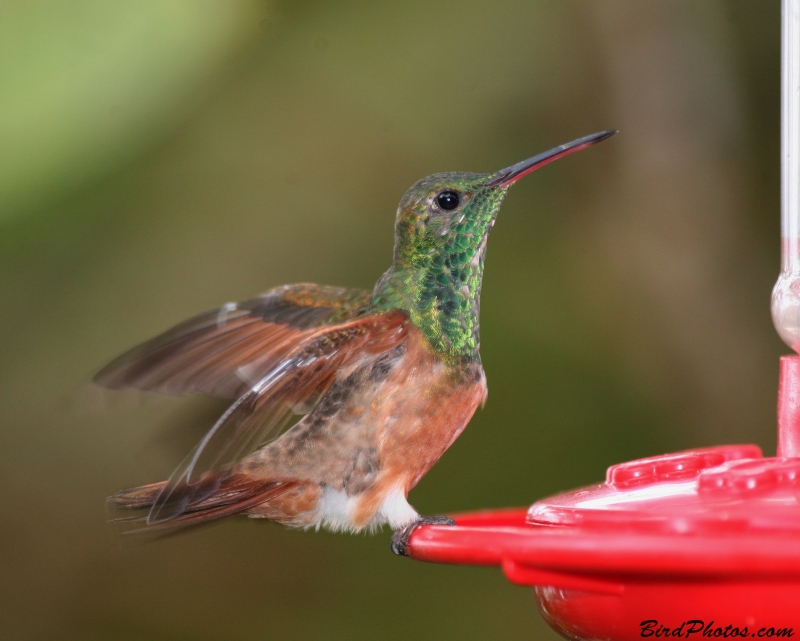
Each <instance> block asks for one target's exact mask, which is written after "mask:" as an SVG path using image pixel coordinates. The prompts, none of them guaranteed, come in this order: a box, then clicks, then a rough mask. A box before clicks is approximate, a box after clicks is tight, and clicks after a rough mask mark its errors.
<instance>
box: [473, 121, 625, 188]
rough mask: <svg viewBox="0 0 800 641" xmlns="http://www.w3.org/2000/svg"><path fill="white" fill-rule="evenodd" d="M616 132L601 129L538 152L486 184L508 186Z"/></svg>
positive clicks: (503, 171) (507, 168)
mask: <svg viewBox="0 0 800 641" xmlns="http://www.w3.org/2000/svg"><path fill="white" fill-rule="evenodd" d="M615 133H617V132H616V131H614V130H610V131H600V132H598V133H596V134H591V135H589V136H584V137H583V138H578V139H577V140H573V141H572V142H568V143H567V144H566V145H561V146H559V147H556V148H555V149H551V150H550V151H545V152H544V153H542V154H538V155H536V156H534V157H533V158H528V160H523V161H522V162H518V163H517V164H516V165H511V166H510V167H506V168H505V169H503V170H501V171H500V172H498V173H497V175H495V176H494V177H493V178H491V179H490V180H489V182H487V183H486V186H487V187H507V186H508V185H510V184H512V183H514V182H516V181H517V180H519V179H520V178H522V177H523V176H525V175H527V174H529V173H531V172H532V171H536V170H537V169H539V167H544V166H545V165H546V164H548V163H551V162H553V161H554V160H558V159H559V158H562V157H564V156H566V155H567V154H571V153H572V152H573V151H580V150H581V149H586V148H587V147H591V146H592V145H594V144H595V143H598V142H600V141H601V140H605V139H606V138H608V137H610V136H613V135H614V134H615Z"/></svg>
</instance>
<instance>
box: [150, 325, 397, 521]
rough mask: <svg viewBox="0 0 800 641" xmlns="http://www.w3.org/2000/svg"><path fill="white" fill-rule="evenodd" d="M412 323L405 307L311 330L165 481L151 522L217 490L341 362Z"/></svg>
mask: <svg viewBox="0 0 800 641" xmlns="http://www.w3.org/2000/svg"><path fill="white" fill-rule="evenodd" d="M407 330H408V328H407V317H406V315H405V314H404V313H402V312H390V313H388V314H381V315H376V316H368V317H365V318H362V319H358V320H355V321H351V322H349V323H342V324H340V325H336V326H334V327H332V328H326V329H319V330H317V331H316V332H314V333H313V334H312V335H311V336H310V337H309V338H308V339H307V341H306V342H305V343H304V344H303V345H301V346H300V347H299V348H298V349H296V350H295V352H294V353H292V354H291V355H290V356H289V357H288V358H286V359H285V360H283V361H281V362H280V363H279V364H278V365H277V366H276V367H274V368H273V369H272V370H270V371H269V372H268V373H267V374H266V375H265V376H264V377H263V378H262V379H261V380H259V381H258V382H257V383H256V384H255V385H254V386H253V387H252V388H251V389H249V391H248V392H247V393H245V394H244V395H243V396H241V397H240V398H238V399H237V400H236V401H235V402H234V403H233V404H232V405H231V406H230V408H228V410H227V411H226V412H225V413H224V414H223V415H222V416H221V417H220V419H219V420H218V421H217V423H216V424H215V425H214V427H212V428H211V430H209V432H208V433H207V434H206V436H205V437H204V438H203V440H201V441H200V443H198V444H197V446H196V447H195V448H194V450H192V452H191V453H190V454H189V456H187V457H186V459H185V460H184V461H183V462H182V463H181V465H180V466H179V467H178V468H177V469H176V470H175V472H174V473H173V474H172V476H171V477H170V479H169V480H168V481H167V484H166V485H165V486H164V488H163V489H162V490H161V492H160V493H159V495H158V498H157V499H156V501H155V503H154V504H153V507H152V509H151V511H150V515H149V516H148V518H147V523H148V525H154V524H157V523H163V522H165V521H171V520H173V519H176V518H178V517H179V516H181V515H182V514H184V513H185V512H187V511H190V510H191V509H192V507H193V506H196V505H198V504H200V503H201V502H203V501H205V500H207V499H208V498H209V497H211V496H212V495H214V494H215V493H216V492H217V491H218V490H219V489H220V487H221V485H222V484H223V483H224V481H225V480H226V479H228V478H230V477H231V476H232V475H233V474H234V473H235V463H236V462H237V461H238V460H240V459H241V458H242V457H243V456H245V455H246V454H249V453H250V452H252V451H254V450H255V449H257V448H258V447H260V446H261V445H263V444H265V442H267V441H268V440H270V438H271V437H274V436H276V435H277V434H278V433H280V431H281V430H283V429H285V428H286V427H288V426H289V424H290V423H291V422H292V420H293V419H294V418H295V417H296V416H297V415H298V414H299V413H307V412H308V411H310V410H311V408H312V407H313V405H314V404H315V403H316V401H317V400H318V399H319V398H320V396H321V395H322V394H323V393H324V392H325V391H326V390H327V389H328V388H329V387H330V386H331V384H332V383H333V380H334V378H335V377H336V373H337V370H338V369H339V368H341V367H343V366H346V365H349V364H351V363H353V362H354V361H355V360H356V359H358V358H359V357H360V356H361V355H362V354H364V353H367V354H370V355H373V354H377V353H380V352H383V351H386V350H389V349H391V348H392V347H395V346H396V345H398V344H399V343H400V342H402V341H403V339H404V338H405V336H406V334H407Z"/></svg>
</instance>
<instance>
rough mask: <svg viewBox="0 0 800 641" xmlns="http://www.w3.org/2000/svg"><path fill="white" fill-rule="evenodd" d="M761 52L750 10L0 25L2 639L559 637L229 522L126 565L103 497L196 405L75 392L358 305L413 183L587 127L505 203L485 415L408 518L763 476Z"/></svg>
mask: <svg viewBox="0 0 800 641" xmlns="http://www.w3.org/2000/svg"><path fill="white" fill-rule="evenodd" d="M779 31H780V7H779V3H778V1H777V0H770V1H769V2H758V3H756V2H749V1H748V0H727V1H722V0H705V1H704V2H697V1H696V0H668V1H663V0H650V1H648V2H642V1H641V0H536V1H532V0H525V1H522V0H520V1H500V0H496V1H494V2H480V1H477V0H474V1H462V2H433V3H432V2H421V1H417V2H404V3H371V2H355V1H336V2H322V1H317V2H288V1H285V2H255V1H253V2H250V1H222V0H220V1H216V2H206V1H199V0H193V1H184V2H180V1H174V0H169V1H167V0H158V1H155V0H154V1H150V2H136V3H123V2H115V3H109V2H103V1H102V0H96V1H89V0H81V1H78V2H63V1H62V2H44V1H41V2H38V1H37V2H26V3H13V2H7V3H3V4H1V5H0V298H1V299H2V306H1V307H0V355H2V356H1V359H2V360H1V361H0V363H1V365H0V406H2V430H1V431H0V457H2V458H1V459H0V482H2V485H3V488H4V489H3V501H2V505H3V509H2V517H0V518H2V523H0V541H1V542H2V550H3V553H2V565H1V566H0V567H2V581H0V630H2V636H3V638H5V639H80V640H86V641H92V640H94V639H120V640H133V639H152V640H158V639H191V640H195V639H196V640H203V641H205V640H217V639H220V640H240V639H241V640H243V641H244V640H251V639H267V638H281V639H287V640H289V639H326V640H338V639H342V640H344V639H411V638H415V639H434V638H435V639H442V640H444V639H531V638H536V639H553V638H555V634H554V633H552V632H551V631H550V630H549V629H548V628H547V626H546V625H545V624H544V623H543V622H542V620H541V619H540V617H539V615H538V613H537V612H536V611H535V609H534V603H533V599H532V596H531V594H530V591H529V590H526V589H522V588H518V587H514V586H512V585H511V584H509V583H508V582H507V581H506V580H505V579H504V578H503V576H502V574H501V572H500V571H499V570H497V569H479V568H469V567H448V566H434V565H426V564H422V563H416V562H413V561H409V560H406V559H399V558H396V557H394V556H393V555H392V554H391V553H390V552H389V547H388V543H389V533H388V531H384V532H383V533H382V534H379V535H377V536H373V537H363V536H342V535H332V534H328V533H315V532H294V531H286V530H283V529H281V528H280V527H277V526H272V525H270V524H265V523H258V522H251V521H246V520H238V521H237V520H235V519H234V520H230V521H228V522H225V523H223V524H220V525H218V526H216V527H212V528H205V529H202V530H199V531H194V532H191V533H189V534H187V535H184V536H178V537H173V538H170V539H168V540H164V541H161V542H157V543H155V544H149V545H144V546H133V547H131V546H121V545H120V544H119V541H118V540H117V539H116V538H115V537H114V535H113V533H112V531H111V530H110V529H109V528H108V526H107V525H106V523H105V520H106V513H105V511H104V497H105V496H107V495H108V494H111V493H112V492H114V491H116V490H117V489H120V488H122V487H125V486H129V485H132V484H141V483H145V482H150V481H155V480H159V479H161V478H163V477H164V476H165V475H166V474H168V473H169V471H170V469H171V467H172V466H174V465H175V464H176V463H177V462H178V461H179V460H180V459H181V458H182V456H183V454H184V453H185V452H186V451H187V450H188V448H190V447H191V444H192V442H193V440H194V439H196V438H197V437H198V435H199V434H200V433H201V432H202V430H203V429H205V428H206V427H208V426H209V425H210V421H212V420H213V418H214V412H216V411H218V409H219V408H218V407H217V406H215V405H213V404H210V403H207V402H204V401H201V400H199V399H190V400H186V399H184V400H156V401H152V400H149V399H143V398H138V397H134V398H123V399H122V400H118V398H117V397H113V396H112V397H110V396H109V395H106V394H102V393H99V392H96V391H92V390H91V388H90V387H89V386H88V384H87V382H88V380H89V378H90V376H91V374H92V372H93V371H95V370H96V368H97V367H98V366H100V365H102V364H103V363H104V362H105V361H107V360H109V359H110V358H111V357H113V356H115V355H117V354H118V353H119V352H121V351H122V350H125V349H127V348H128V347H131V346H132V345H134V344H135V343H137V342H140V341H142V340H144V339H146V338H149V337H150V336H152V335H154V334H155V333H157V332H160V331H162V330H164V329H166V328H168V327H169V326H171V325H172V324H174V323H176V322H178V321H181V320H183V319H184V318H186V317H188V316H191V315H193V314H195V313H198V312H200V311H204V310H206V309H210V308H213V307H215V306H218V305H220V304H222V303H224V302H226V301H231V300H239V299H243V298H247V297H250V296H252V295H254V294H257V293H259V292H261V291H263V290H265V289H268V288H270V287H273V286H275V285H279V284H283V283H291V282H300V281H315V282H321V283H328V284H334V285H347V286H358V287H364V288H371V286H372V284H373V283H374V281H375V280H376V279H377V278H378V277H379V276H380V274H381V273H382V272H383V271H384V270H385V269H386V267H388V264H389V260H390V256H391V248H392V225H393V216H394V211H395V208H396V206H397V202H398V201H399V199H400V197H401V195H402V194H403V192H404V191H405V189H406V188H407V187H408V186H410V185H411V184H412V183H413V182H414V181H416V180H417V179H419V178H421V177H423V176H425V175H427V174H430V173H434V172H438V171H446V170H468V171H491V170H495V169H499V168H500V167H504V166H507V165H509V164H511V163H514V162H516V161H518V160H521V159H524V158H527V157H529V156H531V155H533V154H535V153H538V152H540V151H543V150H546V149H549V148H551V147H553V146H555V145H557V144H560V143H564V142H567V141H569V140H572V139H574V138H577V137H578V136H582V135H585V134H588V133H591V132H594V131H598V130H601V129H607V128H615V129H619V130H620V132H621V133H620V134H619V135H618V136H615V137H614V138H613V139H611V140H609V141H608V142H605V143H603V144H602V145H600V146H598V147H595V148H592V149H591V150H589V151H586V152H583V153H580V154H577V155H575V156H571V157H570V158H568V159H565V160H563V161H560V162H558V163H556V164H554V165H551V166H549V167H547V168H546V169H544V170H542V171H540V172H538V173H536V174H534V175H533V176H531V177H529V178H526V179H525V180H523V181H521V182H520V183H519V185H518V186H517V187H515V188H514V189H513V190H512V191H511V193H510V194H509V196H508V198H507V200H506V204H505V205H504V207H503V210H502V212H501V214H500V218H499V224H498V225H497V226H496V228H495V230H494V232H493V234H492V238H491V242H490V250H489V254H488V261H487V269H486V276H485V281H484V289H483V291H484V294H483V301H482V330H483V333H482V342H483V344H482V354H483V360H484V366H485V369H486V372H487V376H488V380H489V389H490V394H489V401H488V404H487V405H486V408H485V409H484V410H483V411H480V412H479V413H478V414H477V415H476V417H475V419H474V420H473V421H472V423H471V425H470V427H469V429H468V430H466V432H465V433H464V435H463V436H462V437H461V438H460V439H459V440H458V442H456V443H455V445H454V446H453V447H452V449H451V450H450V451H449V452H448V453H447V455H446V456H445V457H444V458H443V459H442V461H441V462H440V463H439V464H438V465H437V466H436V467H435V468H434V469H433V470H432V471H431V473H430V474H429V475H428V476H427V477H426V478H425V479H424V480H423V481H422V483H421V484H420V485H419V487H418V488H417V489H415V490H414V492H412V494H411V501H412V503H413V504H414V505H415V507H417V508H418V509H419V510H420V511H421V512H422V513H425V514H437V513H441V512H445V511H447V512H455V511H459V510H470V509H477V508H483V507H499V506H509V505H528V504H530V503H531V502H533V501H534V500H535V499H538V498H541V497H544V496H546V495H548V494H552V493H554V492H557V491H559V490H563V489H568V488H572V487H575V486H579V485H583V484H587V483H591V482H595V481H597V480H600V479H601V478H602V477H603V474H604V470H605V468H606V467H607V466H608V465H610V464H612V463H615V462H620V461H624V460H628V459H631V458H636V457H642V456H647V455H652V454H656V453H663V452H669V451H673V450H678V449H682V448H690V447H695V446H705V445H712V444H719V443H735V442H755V443H758V444H760V445H761V446H762V447H763V448H764V449H765V451H766V452H767V453H768V454H772V453H773V452H774V447H775V418H774V414H775V410H774V407H775V396H776V388H777V358H778V355H779V354H781V353H782V352H785V351H786V350H785V349H784V348H783V347H782V346H781V344H780V342H779V341H778V339H777V338H776V336H775V332H774V330H773V329H772V325H771V321H770V316H769V295H770V290H771V287H772V284H773V283H774V281H775V279H776V277H777V273H778V264H779V263H778V252H779V240H778V239H779V222H778V217H779V164H778V160H779V87H780V83H779V71H780V70H779ZM121 396H122V397H125V395H121Z"/></svg>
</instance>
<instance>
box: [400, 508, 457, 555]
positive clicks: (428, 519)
mask: <svg viewBox="0 0 800 641" xmlns="http://www.w3.org/2000/svg"><path fill="white" fill-rule="evenodd" d="M455 524H456V522H455V521H454V520H453V519H451V518H450V517H449V516H445V515H443V514H440V515H438V516H420V517H419V518H418V519H417V520H416V521H412V522H411V523H409V524H408V525H406V526H405V527H403V528H400V529H399V530H397V532H395V533H394V534H393V535H392V552H394V553H395V554H397V555H399V556H408V553H407V552H406V548H407V547H408V539H410V538H411V535H412V534H413V533H414V530H416V529H417V528H418V527H419V526H420V525H455Z"/></svg>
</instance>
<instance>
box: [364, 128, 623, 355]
mask: <svg viewBox="0 0 800 641" xmlns="http://www.w3.org/2000/svg"><path fill="white" fill-rule="evenodd" d="M613 133H614V132H601V133H599V134H594V135H592V136H586V137H585V138H581V139H579V140H576V141H574V142H571V143H569V144H567V145H562V146H561V147H556V148H555V149H552V150H550V151H548V152H545V153H543V154H539V155H538V156H534V157H533V158H530V159H528V160H525V161H523V162H521V163H517V164H516V165H512V166H511V167H508V168H506V169H503V170H501V171H498V172H494V173H490V174H473V173H455V172H453V173H443V174H433V175H432V176H428V177H427V178H423V179H422V180H420V181H419V182H417V183H416V184H415V185H414V186H413V187H411V189H409V190H408V191H407V192H406V194H405V195H404V196H403V198H402V200H401V201H400V205H399V207H398V210H397V222H396V225H395V247H394V264H393V265H392V267H391V269H389V271H388V272H386V274H384V276H383V278H381V280H380V281H378V284H377V285H376V287H375V291H374V294H373V307H374V308H375V309H376V310H386V309H403V310H405V311H407V312H408V314H409V316H410V318H411V321H412V322H413V323H414V324H415V325H416V326H417V327H419V328H420V329H421V330H422V332H423V334H424V335H425V337H426V338H427V340H428V343H429V344H430V346H431V348H432V349H433V350H434V351H436V352H437V353H439V354H440V355H442V356H444V357H445V358H446V359H448V360H457V359H459V358H467V359H471V360H477V359H478V358H479V356H478V349H479V347H480V344H479V331H478V310H479V305H480V289H481V281H482V278H483V261H484V257H485V255H486V240H487V238H488V235H489V230H490V229H491V228H492V226H493V225H494V222H495V219H496V217H497V212H498V211H499V209H500V205H501V204H502V202H503V198H505V195H506V193H507V192H508V189H509V187H510V186H511V185H512V184H513V183H514V182H516V181H517V180H519V179H520V178H521V177H522V176H524V175H526V174H528V173H530V172H532V171H534V170H535V169H538V168H539V167H542V166H543V165H545V164H547V163H549V162H552V161H553V160H556V159H557V158H561V157H562V156H565V155H567V154H569V153H571V152H573V151H577V150H579V149H584V148H585V147H588V146H589V145H592V144H594V143H596V142H599V141H600V140H604V139H605V138H608V137H609V136H610V135H612V134H613Z"/></svg>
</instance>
